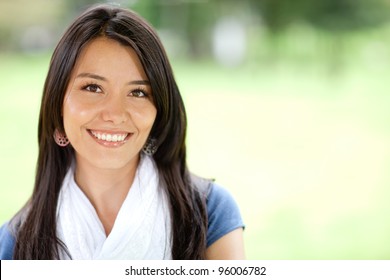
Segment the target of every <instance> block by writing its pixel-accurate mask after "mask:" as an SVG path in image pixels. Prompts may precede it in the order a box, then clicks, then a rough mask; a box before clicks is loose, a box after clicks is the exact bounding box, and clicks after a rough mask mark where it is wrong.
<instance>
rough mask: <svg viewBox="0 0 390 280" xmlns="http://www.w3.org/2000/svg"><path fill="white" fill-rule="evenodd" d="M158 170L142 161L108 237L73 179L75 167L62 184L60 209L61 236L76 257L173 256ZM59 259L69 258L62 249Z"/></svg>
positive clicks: (58, 227)
mask: <svg viewBox="0 0 390 280" xmlns="http://www.w3.org/2000/svg"><path fill="white" fill-rule="evenodd" d="M158 183H159V180H158V173H157V168H156V166H155V165H154V162H153V159H152V158H151V157H149V156H145V155H143V156H141V160H140V163H139V166H138V169H137V172H136V175H135V178H134V182H133V184H132V186H131V188H130V191H129V193H128V194H127V197H126V199H125V201H124V202H123V204H122V206H121V208H120V210H119V213H118V215H117V217H116V220H115V223H114V226H113V228H112V230H111V233H110V234H109V235H108V236H106V234H105V231H104V228H103V225H102V223H101V221H100V220H99V217H98V215H97V213H96V211H95V209H94V207H93V206H92V204H91V202H90V201H89V200H88V198H87V197H86V196H85V194H84V193H83V192H82V191H81V189H80V188H79V187H78V186H77V184H76V182H75V180H74V165H72V167H71V168H70V169H69V170H68V173H67V175H66V176H65V179H64V181H63V184H62V188H61V191H60V196H59V202H58V207H57V236H58V237H59V238H60V239H61V240H62V241H63V242H64V243H65V245H66V247H67V248H68V250H69V252H70V254H71V257H72V259H121V260H128V259H134V260H135V259H171V258H172V255H171V221H170V215H169V209H168V202H167V198H166V196H165V195H164V194H163V191H162V190H161V188H159V185H158ZM61 258H64V259H66V258H67V256H66V254H64V252H62V253H61Z"/></svg>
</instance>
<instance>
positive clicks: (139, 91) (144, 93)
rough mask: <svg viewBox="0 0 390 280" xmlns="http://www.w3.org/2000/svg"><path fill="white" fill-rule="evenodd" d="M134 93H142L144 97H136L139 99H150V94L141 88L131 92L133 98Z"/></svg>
mask: <svg viewBox="0 0 390 280" xmlns="http://www.w3.org/2000/svg"><path fill="white" fill-rule="evenodd" d="M134 93H138V94H139V93H142V94H143V95H144V96H136V97H139V98H147V97H149V94H148V93H147V92H146V91H145V90H144V89H143V88H140V87H138V88H135V89H133V90H132V91H131V92H130V94H131V95H132V96H133V95H134Z"/></svg>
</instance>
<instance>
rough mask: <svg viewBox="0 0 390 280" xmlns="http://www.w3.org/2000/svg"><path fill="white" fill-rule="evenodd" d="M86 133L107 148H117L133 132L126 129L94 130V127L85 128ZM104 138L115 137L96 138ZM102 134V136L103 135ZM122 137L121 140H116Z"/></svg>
mask: <svg viewBox="0 0 390 280" xmlns="http://www.w3.org/2000/svg"><path fill="white" fill-rule="evenodd" d="M87 132H88V134H89V135H90V136H91V137H92V139H93V140H95V141H96V142H97V143H98V144H100V145H102V146H104V147H107V148H117V147H121V146H123V145H124V144H125V143H126V142H127V141H128V140H129V139H130V137H131V136H132V135H133V133H130V132H126V131H114V130H95V129H87ZM98 135H99V138H103V139H104V138H105V137H108V138H109V139H113V138H114V139H115V140H116V141H114V140H105V139H104V140H103V139H99V138H98ZM103 135H104V136H103ZM121 137H122V138H123V137H124V139H123V140H118V139H120V138H121Z"/></svg>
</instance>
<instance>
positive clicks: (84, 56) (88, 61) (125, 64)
mask: <svg viewBox="0 0 390 280" xmlns="http://www.w3.org/2000/svg"><path fill="white" fill-rule="evenodd" d="M72 72H73V76H74V75H76V74H77V73H80V72H91V73H99V74H102V75H104V76H108V77H110V76H113V77H114V76H115V77H117V78H118V79H119V78H122V77H124V78H128V77H129V76H132V77H134V78H143V79H146V74H145V71H144V69H143V66H142V64H141V62H140V60H139V58H138V55H137V54H136V52H135V51H134V50H133V49H132V48H131V47H130V46H125V45H123V44H121V43H119V42H118V41H115V40H113V39H109V38H105V37H98V38H96V39H93V40H92V41H90V42H89V43H88V44H87V45H86V46H85V47H84V48H83V49H82V51H81V52H80V54H79V56H78V58H77V60H76V64H75V66H74V68H73V71H72Z"/></svg>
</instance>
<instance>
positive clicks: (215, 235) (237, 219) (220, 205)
mask: <svg viewBox="0 0 390 280" xmlns="http://www.w3.org/2000/svg"><path fill="white" fill-rule="evenodd" d="M207 213H208V219H209V221H208V231H207V247H209V246H210V245H212V244H213V243H214V242H215V241H217V240H218V239H219V238H221V237H222V236H224V235H225V234H227V233H229V232H231V231H233V230H235V229H237V228H244V223H243V221H242V218H241V214H240V210H239V208H238V206H237V204H236V202H235V200H234V199H233V197H232V196H231V194H230V193H229V192H228V191H227V190H226V189H224V188H223V187H221V186H219V185H216V184H212V186H211V189H210V193H209V195H208V198H207ZM14 247H15V237H14V236H13V235H12V233H11V232H10V230H9V228H8V223H5V224H4V225H3V226H2V227H1V228H0V260H12V256H13V251H14Z"/></svg>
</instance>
